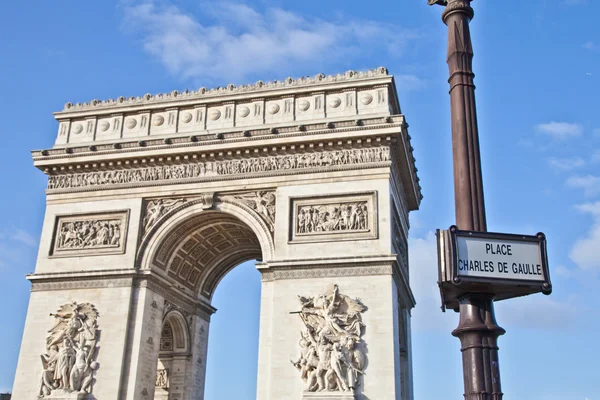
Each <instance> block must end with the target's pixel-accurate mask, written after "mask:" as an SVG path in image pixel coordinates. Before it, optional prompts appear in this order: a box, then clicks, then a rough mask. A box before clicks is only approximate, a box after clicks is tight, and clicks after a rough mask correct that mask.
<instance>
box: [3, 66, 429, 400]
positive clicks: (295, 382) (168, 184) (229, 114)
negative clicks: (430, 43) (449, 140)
mask: <svg viewBox="0 0 600 400" xmlns="http://www.w3.org/2000/svg"><path fill="white" fill-rule="evenodd" d="M55 117H56V119H57V121H58V136H57V138H56V143H55V145H54V147H52V148H51V149H46V150H39V151H33V160H34V164H35V166H36V167H37V168H39V169H40V170H42V171H43V172H44V173H46V174H47V175H48V188H47V191H46V199H47V207H46V214H45V219H44V225H43V230H42V237H41V245H40V249H39V255H38V261H37V265H36V270H35V273H33V274H31V275H28V276H27V279H29V280H30V281H31V283H32V287H31V297H30V302H29V308H28V313H27V319H26V323H25V330H24V334H23V341H22V345H21V352H20V356H19V363H18V367H17V373H16V377H15V383H14V394H13V398H14V399H16V400H21V399H23V400H24V399H34V398H38V397H39V398H48V399H123V400H124V399H135V400H138V399H139V400H147V399H165V400H166V399H171V400H184V399H202V398H203V397H204V387H205V372H206V370H205V369H206V355H207V346H208V336H209V328H210V320H211V316H212V314H213V313H214V312H215V311H216V309H215V308H214V307H213V305H212V304H211V299H212V295H213V293H214V291H215V288H216V287H217V285H218V283H219V281H220V280H221V278H222V277H223V276H224V275H225V274H227V273H228V272H229V271H230V270H231V269H232V268H233V267H235V266H236V265H238V264H239V263H241V262H243V261H247V260H258V262H257V265H256V267H257V268H258V270H259V271H260V272H261V275H262V291H261V311H260V332H259V337H260V339H259V359H258V364H259V368H258V377H257V382H258V385H257V395H256V397H257V399H259V400H287V399H289V400H299V399H340V400H350V399H365V400H368V399H371V400H375V399H376V400H388V399H390V400H391V399H402V400H410V399H412V398H413V390H412V367H411V365H412V360H411V335H410V332H411V331H410V310H411V309H412V308H413V307H414V305H415V302H414V298H413V296H412V293H411V290H410V286H409V263H408V254H407V235H408V229H409V224H408V213H409V212H410V211H412V210H416V209H417V208H418V207H419V203H420V200H421V193H420V186H419V183H418V181H419V180H418V178H417V169H416V167H415V159H414V157H413V154H412V150H413V149H412V147H411V144H410V136H409V135H408V130H407V129H408V124H407V123H406V121H405V119H404V116H403V115H402V113H401V110H400V106H399V103H398V98H397V94H396V88H395V83H394V78H393V76H391V75H389V74H388V72H387V70H386V69H385V68H379V69H376V70H371V71H366V72H355V71H349V72H347V73H345V74H340V75H334V76H325V75H318V76H316V77H313V78H301V79H296V80H294V79H290V78H288V79H286V80H284V81H281V82H277V81H275V82H257V83H256V84H254V85H247V86H233V85H229V86H226V87H222V88H218V89H212V90H207V89H203V88H202V89H199V90H197V91H185V92H177V91H173V92H171V93H168V94H160V95H145V96H143V97H139V98H136V97H131V98H124V97H120V98H118V99H116V100H107V101H98V100H93V101H91V102H89V103H84V104H70V103H67V104H66V106H65V108H64V110H63V111H60V112H57V113H55ZM57 310H58V311H57Z"/></svg>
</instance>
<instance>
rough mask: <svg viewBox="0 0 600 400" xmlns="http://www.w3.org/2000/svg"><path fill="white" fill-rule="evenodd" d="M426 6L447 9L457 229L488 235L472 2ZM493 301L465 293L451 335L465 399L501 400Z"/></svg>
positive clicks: (445, 0)
mask: <svg viewBox="0 0 600 400" xmlns="http://www.w3.org/2000/svg"><path fill="white" fill-rule="evenodd" d="M428 2H429V5H435V4H438V5H442V6H444V11H443V13H442V20H443V21H444V23H445V24H446V25H447V26H448V55H447V63H448V68H449V73H450V78H449V79H448V83H449V84H450V110H451V115H452V155H453V162H454V199H455V209H456V225H457V226H458V228H459V229H461V230H466V231H479V232H485V231H486V230H487V226H486V219H485V203H484V198H483V182H482V177H481V158H480V154H479V132H478V129H477V110H476V106H475V84H474V83H473V78H474V77H475V74H474V73H473V63H472V61H473V47H472V44H471V32H470V29H469V23H470V22H471V19H473V16H474V12H473V9H472V8H471V4H470V3H471V0H428ZM493 301H494V295H493V294H486V293H467V294H464V295H462V296H460V297H459V298H458V302H459V311H460V321H459V324H458V327H457V328H456V329H455V330H454V331H453V332H452V335H454V336H456V337H457V338H459V339H460V342H461V352H462V359H463V379H464V387H465V393H464V397H465V399H466V400H500V399H502V389H501V385H500V369H499V365H498V345H497V339H498V336H500V335H503V334H504V332H505V331H504V329H502V328H501V327H499V326H498V324H497V323H496V318H495V316H494V302H493Z"/></svg>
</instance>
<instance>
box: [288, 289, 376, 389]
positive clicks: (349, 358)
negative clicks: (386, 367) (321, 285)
mask: <svg viewBox="0 0 600 400" xmlns="http://www.w3.org/2000/svg"><path fill="white" fill-rule="evenodd" d="M299 300H300V303H301V305H302V310H301V311H299V312H296V314H298V315H299V316H300V318H301V319H302V322H303V324H304V326H305V329H304V330H303V332H302V333H301V338H300V341H299V345H300V356H299V357H298V359H297V360H290V361H291V362H292V364H293V365H294V367H296V368H297V369H298V371H299V372H300V376H301V378H302V380H303V381H304V390H305V391H308V392H322V391H334V392H335V391H338V392H354V391H355V390H356V389H357V387H358V386H359V384H360V381H361V379H362V377H363V376H364V375H365V368H366V364H367V362H366V361H367V360H366V356H365V351H364V349H365V343H364V342H363V340H362V335H363V333H364V324H363V322H362V317H361V314H362V313H363V312H365V311H366V309H367V308H366V307H365V306H364V305H363V304H362V302H361V301H360V299H352V298H350V297H348V296H345V295H343V294H340V293H339V288H338V286H337V285H335V284H333V285H330V286H328V287H327V288H326V289H325V291H324V292H323V293H322V294H320V295H317V296H314V297H302V296H300V297H299Z"/></svg>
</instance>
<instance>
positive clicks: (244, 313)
mask: <svg viewBox="0 0 600 400" xmlns="http://www.w3.org/2000/svg"><path fill="white" fill-rule="evenodd" d="M255 263H256V262H255V261H248V262H244V263H242V264H240V265H238V266H237V267H235V268H234V269H233V270H231V271H230V272H229V273H228V274H227V276H225V277H224V278H223V280H222V281H221V282H220V283H219V285H218V287H217V289H216V291H215V294H214V296H213V301H212V304H213V305H214V306H215V307H216V308H217V312H216V313H215V314H214V315H213V316H212V318H211V324H210V325H211V326H210V335H209V338H208V359H207V370H206V389H205V392H204V393H205V397H204V398H205V399H206V400H218V399H237V400H254V399H256V377H257V372H258V334H259V321H260V295H261V278H260V272H258V271H257V270H256V267H255Z"/></svg>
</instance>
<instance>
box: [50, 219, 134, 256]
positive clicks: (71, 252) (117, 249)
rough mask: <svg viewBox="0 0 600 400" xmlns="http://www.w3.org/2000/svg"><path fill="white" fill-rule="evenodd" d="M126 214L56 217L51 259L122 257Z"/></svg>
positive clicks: (126, 220) (127, 220) (125, 234)
mask: <svg viewBox="0 0 600 400" xmlns="http://www.w3.org/2000/svg"><path fill="white" fill-rule="evenodd" d="M128 224H129V210H126V211H115V212H111V213H102V214H82V215H59V216H57V217H56V224H55V227H54V236H53V239H52V247H51V250H50V256H51V257H79V256H86V255H107V254H123V253H125V240H126V237H127V227H128Z"/></svg>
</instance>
